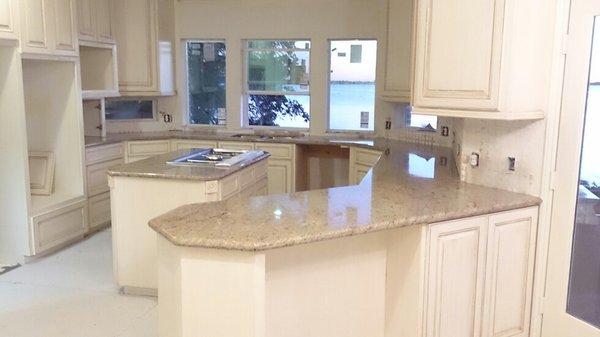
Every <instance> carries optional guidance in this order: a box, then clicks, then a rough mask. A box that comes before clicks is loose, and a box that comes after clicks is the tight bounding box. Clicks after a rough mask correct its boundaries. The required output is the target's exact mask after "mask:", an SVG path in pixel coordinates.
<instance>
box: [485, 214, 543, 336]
mask: <svg viewBox="0 0 600 337" xmlns="http://www.w3.org/2000/svg"><path fill="white" fill-rule="evenodd" d="M537 213H538V211H537V207H534V208H528V209H523V210H517V211H511V212H506V213H500V214H495V215H492V216H491V217H490V227H489V234H488V254H487V255H488V258H487V267H486V270H487V272H486V273H487V275H486V290H485V293H486V295H485V302H484V303H485V304H484V308H485V310H486V311H485V313H484V319H483V332H484V336H485V337H504V336H511V337H525V336H529V324H530V315H531V312H530V310H531V292H532V287H533V267H534V258H535V237H536V235H535V234H536V228H537Z"/></svg>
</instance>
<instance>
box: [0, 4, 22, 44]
mask: <svg viewBox="0 0 600 337" xmlns="http://www.w3.org/2000/svg"><path fill="white" fill-rule="evenodd" d="M17 13H18V11H17V2H16V1H15V0H2V1H0V39H11V40H16V39H18V38H19V36H18V28H17V22H18V20H17Z"/></svg>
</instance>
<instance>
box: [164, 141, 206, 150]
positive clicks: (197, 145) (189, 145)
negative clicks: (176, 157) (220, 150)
mask: <svg viewBox="0 0 600 337" xmlns="http://www.w3.org/2000/svg"><path fill="white" fill-rule="evenodd" d="M215 147H217V142H216V141H209V140H183V139H175V140H173V141H172V142H171V150H173V151H176V150H185V149H207V148H215Z"/></svg>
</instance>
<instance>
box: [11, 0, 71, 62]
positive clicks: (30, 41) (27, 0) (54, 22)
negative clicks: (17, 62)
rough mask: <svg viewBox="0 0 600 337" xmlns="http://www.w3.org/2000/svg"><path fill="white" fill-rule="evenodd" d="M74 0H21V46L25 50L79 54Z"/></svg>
mask: <svg viewBox="0 0 600 337" xmlns="http://www.w3.org/2000/svg"><path fill="white" fill-rule="evenodd" d="M73 1H74V0H22V1H21V48H22V51H23V53H26V54H43V55H54V56H77V55H78V45H77V32H76V29H75V22H76V21H75V6H74V2H73Z"/></svg>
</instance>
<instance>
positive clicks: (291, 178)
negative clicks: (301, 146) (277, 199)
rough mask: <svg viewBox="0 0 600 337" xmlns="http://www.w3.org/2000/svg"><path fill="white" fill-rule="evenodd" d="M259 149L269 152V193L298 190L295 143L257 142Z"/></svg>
mask: <svg viewBox="0 0 600 337" xmlns="http://www.w3.org/2000/svg"><path fill="white" fill-rule="evenodd" d="M255 147H256V149H257V150H262V151H265V152H269V153H270V154H271V156H270V157H269V166H268V169H267V172H268V182H267V193H268V194H285V193H292V192H295V191H296V183H295V181H296V179H295V176H296V174H295V160H296V159H295V158H296V157H295V145H294V144H265V143H255Z"/></svg>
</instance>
